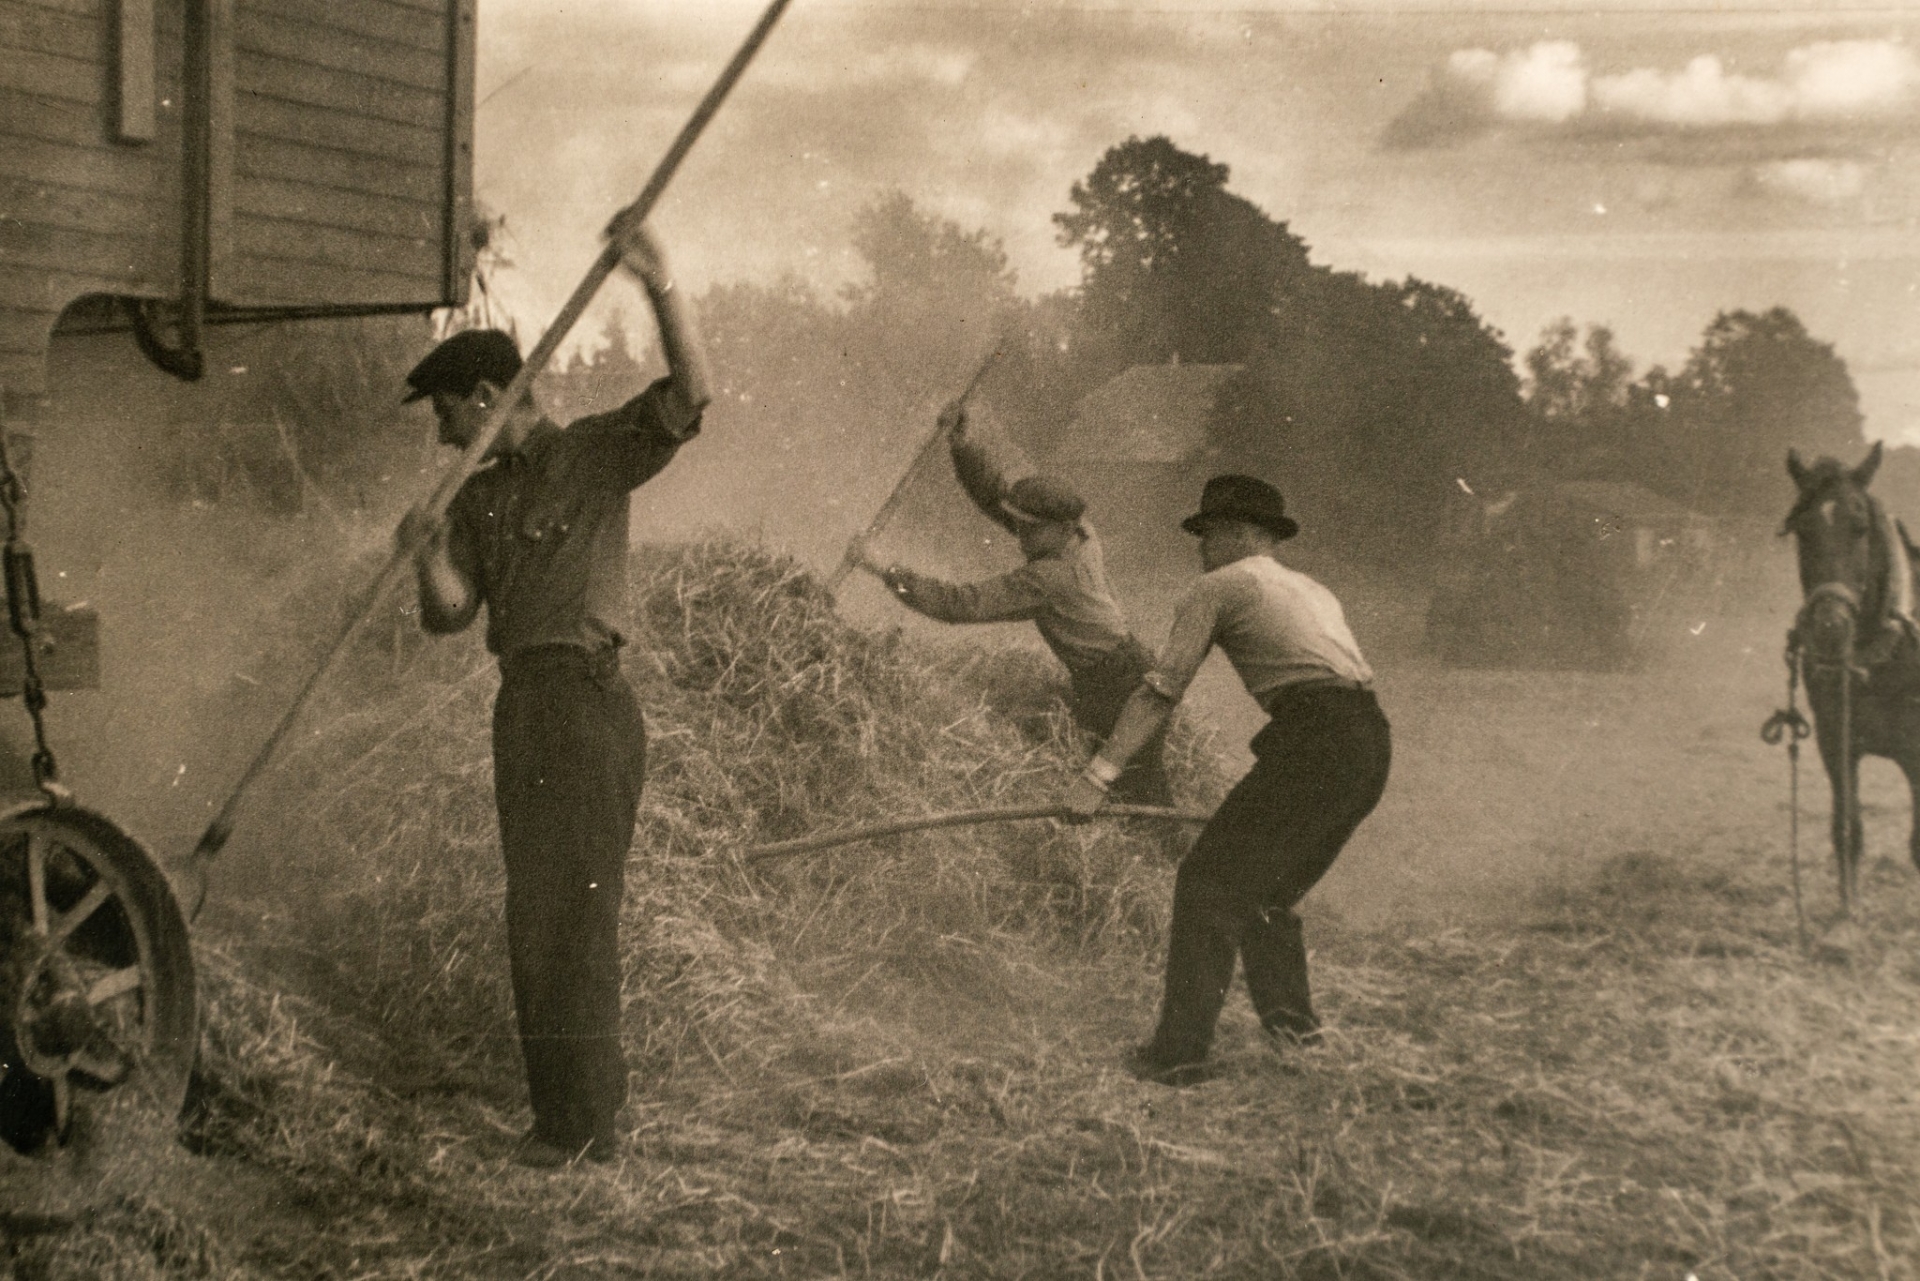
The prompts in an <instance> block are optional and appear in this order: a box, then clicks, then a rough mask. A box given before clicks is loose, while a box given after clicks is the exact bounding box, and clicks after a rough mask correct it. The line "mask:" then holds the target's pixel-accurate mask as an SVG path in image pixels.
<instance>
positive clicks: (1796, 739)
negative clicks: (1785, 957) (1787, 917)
mask: <svg viewBox="0 0 1920 1281" xmlns="http://www.w3.org/2000/svg"><path fill="white" fill-rule="evenodd" d="M1786 660H1787V705H1786V706H1785V707H1784V708H1782V709H1781V710H1779V711H1777V712H1775V713H1774V714H1773V715H1772V716H1769V717H1768V718H1767V723H1766V724H1765V725H1762V726H1761V727H1760V737H1761V739H1762V740H1763V741H1765V742H1766V743H1768V744H1769V745H1773V746H1777V745H1779V744H1780V743H1781V742H1782V741H1784V742H1785V743H1786V745H1787V778H1788V782H1787V858H1788V862H1789V865H1790V867H1791V868H1792V875H1793V932H1794V938H1795V940H1796V941H1797V942H1798V943H1799V944H1800V953H1801V955H1803V956H1804V955H1806V951H1807V913H1806V908H1805V907H1804V906H1803V905H1802V902H1801V897H1800V743H1801V741H1802V740H1804V739H1806V738H1808V737H1809V736H1811V735H1812V733H1813V726H1811V725H1809V724H1808V723H1807V718H1806V717H1804V716H1802V715H1801V714H1800V698H1799V695H1800V680H1801V670H1802V665H1803V663H1804V661H1805V651H1804V650H1803V649H1802V648H1801V646H1800V635H1799V633H1798V632H1797V631H1792V632H1788V633H1787V652H1786Z"/></svg>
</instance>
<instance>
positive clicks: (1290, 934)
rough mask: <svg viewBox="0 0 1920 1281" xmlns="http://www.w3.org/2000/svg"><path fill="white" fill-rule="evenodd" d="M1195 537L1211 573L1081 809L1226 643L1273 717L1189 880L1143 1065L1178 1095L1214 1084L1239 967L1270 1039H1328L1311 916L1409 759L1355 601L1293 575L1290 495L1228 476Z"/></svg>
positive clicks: (1142, 1050) (1214, 485)
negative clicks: (1350, 611)
mask: <svg viewBox="0 0 1920 1281" xmlns="http://www.w3.org/2000/svg"><path fill="white" fill-rule="evenodd" d="M1181 527H1182V528H1183V529H1185V530H1186V531H1187V532H1188V533H1190V534H1195V535H1198V536H1199V539H1200V563H1201V565H1202V567H1203V568H1204V570H1205V573H1204V575H1203V576H1202V577H1201V579H1200V581H1199V582H1198V583H1195V584H1194V586H1193V588H1192V589H1191V590H1190V591H1189V592H1188V593H1187V595H1186V597H1185V598H1184V599H1183V600H1182V601H1181V603H1180V607H1179V610H1178V612H1177V613H1176V614H1175V615H1174V621H1173V631H1172V634H1171V635H1170V636H1169V637H1168V638H1167V647H1166V649H1165V650H1164V651H1163V652H1162V653H1161V655H1160V657H1159V659H1158V660H1157V661H1156V662H1155V663H1154V665H1153V670H1152V671H1151V672H1150V673H1149V674H1148V675H1147V677H1146V680H1145V681H1144V682H1143V683H1142V684H1141V686H1140V688H1139V689H1138V690H1137V691H1136V692H1135V693H1134V694H1133V696H1132V697H1131V698H1130V699H1128V700H1127V705H1126V707H1125V709H1124V710H1123V711H1122V712H1121V713H1120V721H1119V724H1117V725H1115V726H1114V730H1113V733H1112V735H1111V736H1110V737H1109V738H1108V739H1107V741H1106V745H1105V746H1103V747H1102V748H1101V749H1100V751H1099V752H1098V754H1096V755H1095V756H1094V757H1093V759H1092V760H1091V761H1089V762H1088V763H1087V768H1086V772H1085V773H1084V774H1083V775H1082V776H1081V778H1080V779H1079V781H1078V782H1076V783H1075V784H1074V785H1073V787H1072V788H1071V790H1070V791H1069V792H1068V793H1067V796H1066V799H1065V804H1066V806H1067V808H1068V809H1070V810H1072V811H1073V812H1075V813H1076V814H1079V815H1081V816H1083V817H1091V816H1093V815H1094V814H1097V813H1099V811H1100V808H1101V807H1102V806H1103V805H1105V804H1106V801H1107V793H1108V789H1109V787H1110V786H1111V785H1112V783H1113V781H1114V780H1115V779H1116V778H1118V777H1120V774H1121V771H1122V770H1123V769H1124V768H1125V766H1126V764H1127V762H1128V761H1129V760H1131V759H1132V757H1133V754H1134V753H1135V752H1136V751H1138V750H1139V748H1140V745H1141V744H1143V743H1145V742H1148V741H1149V740H1150V739H1151V738H1152V737H1153V735H1155V734H1156V733H1158V732H1160V729H1161V727H1163V726H1164V725H1165V724H1166V721H1167V718H1168V717H1169V716H1170V715H1172V713H1173V709H1174V707H1175V706H1177V705H1178V704H1179V702H1180V699H1181V697H1182V695H1184V694H1185V692H1186V689H1187V686H1188V684H1189V683H1191V682H1192V680H1193V677H1194V674H1195V673H1196V672H1198V671H1199V670H1200V663H1201V661H1202V660H1203V659H1205V658H1206V656H1207V654H1208V652H1209V651H1211V650H1212V649H1213V647H1214V646H1215V645H1218V646H1219V647H1220V648H1221V649H1223V650H1225V651H1226V655H1227V657H1228V658H1229V659H1230V660H1232V662H1233V666H1234V670H1235V671H1237V672H1238V673H1239V674H1240V679H1241V681H1242V682H1243V683H1244V684H1245V685H1246V687H1247V692H1248V693H1249V694H1251V695H1253V697H1254V700H1255V701H1256V702H1258V703H1259V704H1260V706H1261V708H1262V709H1263V710H1264V711H1265V712H1266V713H1267V714H1268V715H1269V716H1270V717H1272V718H1273V719H1272V720H1271V721H1270V722H1269V723H1268V725H1267V727H1266V728H1265V729H1263V730H1261V731H1260V733H1259V734H1258V735H1257V736H1255V738H1254V740H1253V754H1254V764H1253V769H1252V770H1251V771H1250V772H1249V773H1248V774H1247V776H1246V777H1245V778H1243V779H1241V780H1240V781H1239V783H1237V784H1235V785H1234V788H1233V790H1232V791H1231V792H1229V793H1227V798H1226V800H1224V801H1222V802H1221V804H1220V808H1219V809H1218V810H1217V811H1215V812H1214V815H1213V818H1212V819H1211V820H1209V821H1208V823H1207V825H1206V827H1205V828H1204V829H1202V831H1201V833H1200V837H1199V839H1198V840H1197V841H1195V842H1194V846H1193V849H1192V851H1191V852H1190V853H1188V855H1187V856H1186V858H1185V859H1184V860H1182V861H1181V864H1180V871H1179V873H1178V875H1177V876H1176V877H1175V879H1174V890H1173V922H1172V925H1171V926H1170V927H1169V930H1168V938H1167V976H1166V992H1165V995H1164V997H1163V998H1162V1002H1161V1006H1160V1025H1159V1027H1158V1028H1157V1029H1156V1030H1155V1032H1154V1034H1153V1039H1152V1040H1151V1041H1149V1042H1147V1043H1146V1044H1145V1045H1143V1046H1141V1047H1139V1048H1138V1049H1137V1050H1135V1051H1134V1052H1133V1056H1132V1060H1131V1062H1130V1066H1131V1068H1132V1069H1133V1071H1134V1072H1135V1073H1136V1074H1137V1075H1139V1076H1141V1077H1143V1078H1145V1079H1148V1080H1153V1081H1159V1082H1162V1083H1164V1084H1169V1085H1183V1084H1190V1083H1192V1082H1195V1081H1199V1080H1202V1079H1204V1078H1205V1076H1206V1075H1207V1071H1206V1058H1207V1052H1208V1050H1209V1049H1211V1048H1212V1045H1213V1030H1214V1024H1215V1023H1216V1022H1217V1021H1218V1020H1219V1017H1220V1008H1221V1006H1222V1004H1224V1002H1225V1001H1226V996H1227V988H1228V986H1229V985H1230V984H1231V983H1232V982H1233V970H1234V962H1235V960H1236V958H1237V959H1238V960H1239V961H1240V963H1241V964H1242V965H1243V966H1244V967H1245V969H1246V975H1247V992H1248V995H1250V996H1251V997H1252V998H1253V1008H1254V1012H1255V1013H1256V1014H1258V1015H1259V1016H1260V1024H1261V1027H1262V1028H1264V1029H1265V1030H1266V1032H1267V1034H1268V1035H1269V1036H1271V1037H1273V1038H1274V1039H1275V1040H1276V1041H1280V1042H1286V1043H1291V1044H1301V1043H1306V1044H1311V1043H1313V1042H1315V1041H1317V1040H1318V1039H1319V1037H1320V1030H1319V1029H1320V1021H1319V1019H1318V1018H1317V1017H1316V1016H1315V1014H1314V1011H1313V1000H1312V996H1311V993H1310V991H1309V989H1308V984H1307V950H1306V944H1305V942H1304V941H1303V939H1302V938H1301V933H1300V917H1299V915H1298V914H1297V913H1296V912H1295V911H1294V907H1295V905H1296V904H1298V903H1299V902H1300V900H1301V899H1302V898H1303V897H1305V895H1306V893H1307V891H1308V890H1310V889H1312V888H1313V887H1314V885H1315V884H1316V883H1317V882H1318V881H1319V880H1320V878H1321V877H1322V876H1324V875H1326V872H1327V869H1328V868H1329V867H1331V866H1332V865H1333V860H1334V859H1335V858H1336V857H1338V855H1339V853H1340V850H1341V848H1342V847H1343V846H1345V845H1346V843H1347V838H1348V837H1350V836H1352V835H1353V832H1354V829H1355V828H1357V827H1358V826H1359V825H1360V821H1361V820H1362V819H1364V818H1365V817H1366V816H1367V815H1368V814H1370V813H1372V812H1373V807H1374V806H1375V805H1377V804H1378V803H1379V801H1380V795H1381V793H1382V792H1383V791H1384V790H1385V789H1386V784H1387V767H1388V764H1389V761H1390V759H1391V756H1392V746H1391V736H1390V734H1389V731H1388V727H1387V718H1386V717H1385V716H1384V715H1382V714H1381V711H1380V704H1379V702H1378V701H1376V700H1375V698H1374V696H1373V671H1372V669H1371V668H1369V667H1368V666H1367V662H1366V660H1365V659H1364V658H1362V657H1361V656H1360V647H1359V646H1358V645H1356V644H1355V643H1354V639H1353V633H1352V632H1351V631H1349V630H1348V628H1347V620H1346V617H1345V614H1344V613H1343V612H1342V610H1341V608H1340V602H1339V601H1338V600H1336V599H1335V598H1334V595H1333V593H1332V592H1330V591H1328V590H1327V589H1326V588H1325V587H1323V586H1321V585H1320V584H1319V583H1317V582H1315V581H1314V580H1313V579H1311V578H1309V577H1308V576H1307V575H1305V574H1302V573H1300V572H1299V571H1297V570H1293V569H1289V568H1287V567H1286V566H1285V565H1283V564H1281V563H1280V559H1279V554H1278V553H1279V548H1280V544H1281V543H1282V542H1284V541H1286V540H1287V539H1289V538H1292V537H1293V536H1294V534H1296V533H1298V532H1299V526H1298V525H1297V524H1296V523H1295V522H1294V520H1293V518H1292V517H1290V516H1288V515H1287V514H1286V507H1285V504H1284V503H1283V502H1282V501H1281V497H1280V491H1279V490H1277V489H1275V488H1274V487H1273V486H1271V485H1269V484H1267V483H1266V482H1264V481H1261V480H1258V479H1256V478H1255V477H1252V476H1215V477H1214V478H1213V479H1212V480H1210V481H1208V482H1207V484H1206V488H1205V489H1204V490H1203V491H1202V494H1201V498H1200V510H1199V512H1198V513H1196V514H1195V515H1192V516H1189V517H1188V518H1187V519H1186V521H1185V522H1183V524H1182V526H1181Z"/></svg>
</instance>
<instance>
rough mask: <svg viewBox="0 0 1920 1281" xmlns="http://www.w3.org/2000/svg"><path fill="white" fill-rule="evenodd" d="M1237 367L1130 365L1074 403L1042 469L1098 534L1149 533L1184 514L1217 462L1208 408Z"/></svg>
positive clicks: (1211, 408)
mask: <svg viewBox="0 0 1920 1281" xmlns="http://www.w3.org/2000/svg"><path fill="white" fill-rule="evenodd" d="M1242 368H1243V366H1240V365H1181V364H1171V365H1135V366H1134V367H1133V368H1131V369H1129V370H1127V371H1126V372H1125V373H1122V374H1120V375H1118V376H1116V377H1114V378H1112V379H1110V380H1108V381H1107V382H1106V383H1104V384H1103V385H1101V386H1100V387H1099V388H1097V389H1095V390H1094V391H1093V392H1091V393H1090V394H1088V395H1087V396H1086V397H1085V398H1084V399H1082V400H1081V402H1080V404H1079V407H1078V408H1077V409H1076V410H1075V411H1074V416H1073V420H1072V421H1071V422H1070V423H1068V424H1067V426H1066V428H1065V429H1064V430H1062V431H1061V432H1060V434H1059V436H1058V437H1056V438H1055V440H1054V441H1053V443H1052V448H1051V449H1050V450H1049V451H1048V453H1047V455H1046V459H1045V464H1044V465H1045V467H1046V469H1047V470H1049V471H1054V472H1058V473H1059V474H1060V475H1062V476H1065V477H1067V478H1068V479H1070V480H1072V481H1073V482H1074V483H1075V484H1076V485H1079V486H1081V487H1082V488H1083V489H1084V490H1085V492H1086V495H1087V499H1088V508H1089V512H1090V513H1091V515H1092V518H1093V519H1094V520H1095V521H1096V522H1097V523H1098V524H1099V525H1100V526H1101V528H1103V529H1106V530H1109V531H1111V532H1114V533H1119V534H1123V535H1124V534H1125V533H1127V532H1130V531H1134V530H1143V531H1148V532H1151V531H1153V530H1154V529H1155V528H1156V527H1159V526H1164V525H1167V524H1168V523H1169V522H1170V521H1171V520H1172V519H1175V518H1177V515H1179V514H1183V513H1184V511H1185V510H1186V509H1190V508H1191V506H1192V504H1193V503H1194V502H1195V501H1197V499H1198V496H1199V484H1200V481H1201V480H1204V479H1205V476H1206V473H1207V471H1208V470H1209V467H1210V465H1211V464H1213V463H1214V462H1215V460H1216V456H1217V452H1218V447H1217V445H1216V444H1215V443H1214V435H1213V424H1214V416H1215V409H1216V406H1217V405H1218V403H1219V400H1220V393H1221V391H1222V389H1224V388H1225V387H1226V385H1227V384H1228V383H1229V382H1230V381H1231V380H1232V379H1233V378H1234V377H1235V376H1236V375H1238V374H1239V373H1240V372H1241V370H1242Z"/></svg>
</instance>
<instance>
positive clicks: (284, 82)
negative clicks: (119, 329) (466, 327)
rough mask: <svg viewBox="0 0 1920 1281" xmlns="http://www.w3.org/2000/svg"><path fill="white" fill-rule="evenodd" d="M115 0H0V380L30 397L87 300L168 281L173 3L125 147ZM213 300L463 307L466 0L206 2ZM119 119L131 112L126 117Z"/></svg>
mask: <svg viewBox="0 0 1920 1281" xmlns="http://www.w3.org/2000/svg"><path fill="white" fill-rule="evenodd" d="M124 2H125V0H0V386H4V387H7V388H10V389H11V390H12V391H14V392H16V393H20V392H26V393H38V392H39V391H40V390H42V388H43V382H44V372H45V371H44V354H45V350H46V344H47V341H48V338H49V335H50V333H51V330H52V327H53V324H54V321H55V320H56V319H57V317H58V315H59V313H60V311H61V309H62V308H64V307H65V306H66V305H67V304H69V303H71V302H72V301H73V300H74V299H76V298H79V297H81V296H83V295H86V294H127V295H132V296H136V297H155V298H171V297H177V296H179V293H180V278H179V277H180V265H181V259H182V244H181V238H180V237H181V222H182V208H183V205H182V199H181V173H182V156H181V110H180V104H181V89H182V85H181V81H182V63H183V52H182V41H183V28H184V24H185V18H184V14H185V6H186V0H143V2H142V3H140V4H137V5H134V6H133V8H132V9H131V10H129V12H136V13H140V14H145V13H147V12H149V11H150V12H151V13H152V15H153V22H154V42H153V55H154V68H153V93H154V95H155V97H156V99H157V102H156V104H155V116H154V121H153V126H152V129H153V136H152V138H151V140H150V141H145V140H141V141H135V142H131V143H130V142H129V141H127V139H126V124H127V120H128V116H127V115H126V113H125V112H124V111H123V110H122V107H123V104H122V103H121V102H120V101H119V95H120V89H121V86H122V85H123V83H125V82H126V76H125V75H124V68H122V67H121V66H120V65H119V59H118V57H117V52H118V50H117V43H116V39H115V36H116V26H117V21H118V19H119V16H120V14H121V5H122V4H123V3H124ZM216 12H217V15H218V16H217V18H216V23H217V28H218V29H217V33H216V48H217V49H218V50H219V53H218V55H217V56H216V59H215V88H214V97H213V102H212V104H211V111H212V116H213V120H214V125H215V129H214V132H215V141H214V148H213V153H212V156H211V176H210V188H211V191H212V195H213V210H212V216H213V225H212V242H213V243H212V246H211V269H212V293H213V300H214V301H215V302H216V303H228V304H237V305H245V306H266V307H271V306H300V305H323V306H333V307H352V306H393V305H401V306H419V307H421V308H422V309H423V310H424V309H426V308H428V307H432V306H439V305H444V304H447V303H450V302H458V301H462V300H464V298H465V293H466V285H467V277H468V274H469V271H470V267H471V251H470V249H469V248H468V246H467V243H466V238H467V221H468V208H469V206H468V200H469V190H468V188H469V185H470V182H471V177H470V174H471V121H472V109H473V103H472V94H473V83H472V56H473V0H221V3H220V4H219V5H217V6H216ZM136 114H137V113H136Z"/></svg>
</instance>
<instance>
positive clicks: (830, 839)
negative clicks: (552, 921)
mask: <svg viewBox="0 0 1920 1281" xmlns="http://www.w3.org/2000/svg"><path fill="white" fill-rule="evenodd" d="M1071 816H1072V811H1071V810H1069V809H1067V807H1066V806H1064V805H1016V806H1011V807H1008V808H1002V809H977V810H950V811H948V812H946V813H944V814H923V815H921V816H919V817H918V818H905V819H895V820H894V821H892V822H889V823H869V824H867V825H866V826H864V827H848V828H842V829H841V830H840V831H837V832H825V833H822V834H821V835H818V836H803V837H799V838H797V839H795V840H791V841H777V842H775V843H774V844H772V845H756V846H755V847H754V848H752V849H750V850H747V851H745V852H744V853H743V854H741V855H740V861H741V862H742V863H763V862H766V861H768V860H770V859H776V858H785V857H787V856H788V855H791V854H811V853H813V852H815V851H816V850H825V849H832V848H833V847H834V846H836V845H851V844H853V843H854V842H856V841H872V840H878V839H879V838H881V837H883V836H898V835H900V834H901V833H903V832H924V831H927V830H928V829H930V828H936V827H972V826H975V825H976V824H980V823H1015V822H1022V821H1025V820H1028V819H1037V818H1057V819H1067V818H1070V817H1071ZM1094 817H1095V818H1162V819H1168V820H1170V821H1172V822H1176V823H1205V822H1208V821H1209V820H1210V819H1212V817H1213V815H1211V814H1197V813H1194V812H1192V811H1189V810H1173V809H1165V808H1163V807H1161V806H1158V805H1108V806H1106V807H1105V808H1103V809H1101V810H1100V811H1099V812H1098V813H1096V814H1095V815H1094Z"/></svg>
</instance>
